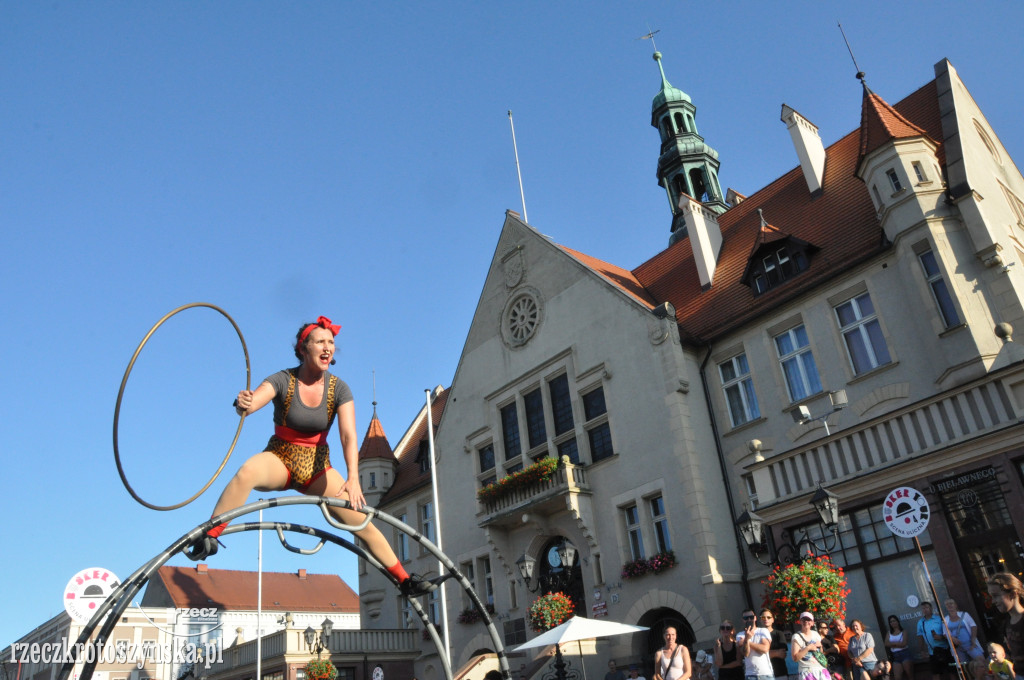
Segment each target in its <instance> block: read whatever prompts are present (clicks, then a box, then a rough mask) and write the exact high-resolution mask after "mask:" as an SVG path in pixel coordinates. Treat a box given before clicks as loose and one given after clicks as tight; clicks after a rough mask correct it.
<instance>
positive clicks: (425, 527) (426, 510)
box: [420, 501, 434, 542]
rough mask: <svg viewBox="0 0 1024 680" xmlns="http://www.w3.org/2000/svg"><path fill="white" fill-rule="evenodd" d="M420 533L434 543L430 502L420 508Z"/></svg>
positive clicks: (432, 511) (432, 513)
mask: <svg viewBox="0 0 1024 680" xmlns="http://www.w3.org/2000/svg"><path fill="white" fill-rule="evenodd" d="M420 533H421V534H423V537H424V538H426V539H427V540H428V541H430V542H434V504H433V503H432V502H430V501H427V502H426V503H424V504H423V505H421V506H420Z"/></svg>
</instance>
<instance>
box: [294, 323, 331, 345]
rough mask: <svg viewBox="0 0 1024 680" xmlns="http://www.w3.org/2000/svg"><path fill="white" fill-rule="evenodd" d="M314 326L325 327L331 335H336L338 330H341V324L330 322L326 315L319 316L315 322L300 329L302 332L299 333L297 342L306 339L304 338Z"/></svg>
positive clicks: (302, 341) (300, 342)
mask: <svg viewBox="0 0 1024 680" xmlns="http://www.w3.org/2000/svg"><path fill="white" fill-rule="evenodd" d="M314 328H326V329H327V330H329V331H330V332H331V334H332V335H337V334H338V331H340V330H341V326H338V325H337V324H333V323H331V320H330V319H328V318H327V317H326V316H321V317H320V318H318V319H317V320H316V323H311V324H309V325H308V326H306V327H305V328H303V329H302V334H301V335H299V344H302V343H304V342H305V341H306V338H308V337H309V334H310V333H312V332H313V329H314Z"/></svg>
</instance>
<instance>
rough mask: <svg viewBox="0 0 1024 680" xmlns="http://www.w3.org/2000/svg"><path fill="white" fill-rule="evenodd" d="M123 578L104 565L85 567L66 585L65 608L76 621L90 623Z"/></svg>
mask: <svg viewBox="0 0 1024 680" xmlns="http://www.w3.org/2000/svg"><path fill="white" fill-rule="evenodd" d="M119 585H121V580H120V579H119V578H117V576H115V575H114V572H112V571H110V570H109V569H103V568H102V567H93V568H89V569H83V570H82V571H80V572H78V573H77V574H75V575H74V576H72V577H71V580H70V581H68V584H67V585H66V586H64V609H65V610H66V611H67V613H68V614H70V615H71V618H72V619H73V620H74V621H75V622H76V623H88V622H89V619H91V618H92V615H93V614H95V613H96V610H97V609H98V608H99V606H100V605H101V604H103V602H104V600H106V599H107V598H108V597H110V594H111V593H112V592H114V589H116V588H117V587H118V586H119Z"/></svg>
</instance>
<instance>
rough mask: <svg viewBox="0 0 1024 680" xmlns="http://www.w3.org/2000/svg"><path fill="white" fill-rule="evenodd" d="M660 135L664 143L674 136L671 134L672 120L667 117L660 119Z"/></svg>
mask: <svg viewBox="0 0 1024 680" xmlns="http://www.w3.org/2000/svg"><path fill="white" fill-rule="evenodd" d="M661 134H662V136H663V139H664V140H665V141H666V142H667V141H668V140H670V139H672V137H674V136H675V135H673V133H672V119H671V118H670V117H669V116H665V117H664V118H662V119H661Z"/></svg>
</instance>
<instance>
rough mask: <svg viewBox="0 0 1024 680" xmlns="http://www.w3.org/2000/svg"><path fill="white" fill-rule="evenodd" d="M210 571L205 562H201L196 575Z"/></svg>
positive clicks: (197, 566)
mask: <svg viewBox="0 0 1024 680" xmlns="http://www.w3.org/2000/svg"><path fill="white" fill-rule="evenodd" d="M209 570H210V568H209V567H207V566H206V563H205V562H200V563H199V564H197V565H196V573H197V574H205V573H207V572H208V571H209Z"/></svg>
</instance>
